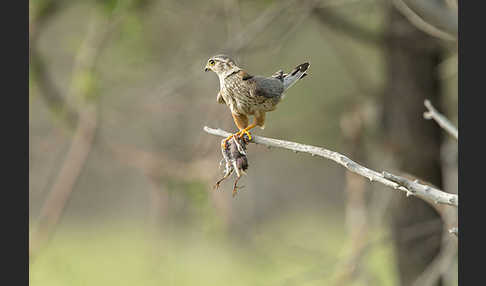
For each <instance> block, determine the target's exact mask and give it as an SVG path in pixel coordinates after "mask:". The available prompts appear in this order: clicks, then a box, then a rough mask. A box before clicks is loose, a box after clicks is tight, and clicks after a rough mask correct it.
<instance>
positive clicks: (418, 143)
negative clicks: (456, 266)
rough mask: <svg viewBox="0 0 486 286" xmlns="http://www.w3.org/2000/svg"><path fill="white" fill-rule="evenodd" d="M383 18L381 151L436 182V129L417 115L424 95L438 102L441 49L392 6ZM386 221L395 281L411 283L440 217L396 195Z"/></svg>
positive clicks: (433, 243)
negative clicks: (389, 227)
mask: <svg viewBox="0 0 486 286" xmlns="http://www.w3.org/2000/svg"><path fill="white" fill-rule="evenodd" d="M387 17H388V18H387V23H386V27H387V28H386V29H387V37H386V39H387V40H386V47H385V50H386V51H385V53H386V65H387V66H386V68H387V76H388V79H387V84H386V88H385V96H384V104H383V124H384V131H385V136H384V138H385V139H384V140H385V146H387V148H388V150H387V151H389V152H390V153H388V154H387V155H389V156H393V157H394V158H397V161H396V167H397V168H398V169H400V170H402V171H404V172H407V173H410V174H413V175H415V176H417V177H419V178H421V179H424V180H427V181H429V182H431V183H432V184H434V185H436V186H438V187H441V169H440V168H441V165H440V145H441V133H440V129H439V128H438V127H437V126H436V125H434V122H431V121H427V120H424V118H423V117H422V114H423V112H424V110H425V109H424V99H430V100H431V101H432V103H433V104H434V105H435V106H440V102H439V99H440V94H441V88H440V80H439V77H438V73H437V65H438V64H439V62H440V60H441V48H440V46H439V45H438V42H437V40H436V39H433V38H431V37H430V36H427V35H425V34H424V33H423V32H421V31H419V30H417V29H416V28H415V27H414V26H412V25H411V24H410V23H409V21H408V20H407V19H405V18H404V17H403V16H402V15H401V14H400V13H399V12H398V11H396V10H395V9H394V8H393V7H390V8H389V10H388V14H387ZM438 108H440V107H438ZM391 223H392V234H393V238H394V239H393V241H394V243H395V249H396V252H395V253H396V257H397V263H398V271H399V276H400V277H399V281H400V284H401V285H412V284H413V282H414V280H415V279H416V278H417V277H418V276H419V275H420V274H421V273H422V272H423V271H424V270H425V269H426V267H427V265H428V264H429V263H430V262H431V261H432V260H433V259H434V257H435V256H436V255H437V254H438V252H439V250H440V245H441V234H442V231H443V229H442V222H441V220H440V217H439V215H438V214H437V213H436V211H434V210H433V208H432V207H430V206H429V205H428V204H427V203H425V202H423V201H422V200H420V199H416V198H414V197H408V198H407V197H405V196H402V195H401V194H398V195H396V201H395V204H394V205H393V211H392V218H391ZM411 233H414V235H413V238H410V237H411V236H410V234H411ZM435 285H441V282H440V281H438V283H436V284H435Z"/></svg>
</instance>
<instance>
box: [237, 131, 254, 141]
mask: <svg viewBox="0 0 486 286" xmlns="http://www.w3.org/2000/svg"><path fill="white" fill-rule="evenodd" d="M244 134H246V135H247V136H248V140H251V135H250V132H248V130H246V129H242V130H240V131H238V133H236V134H235V135H238V136H239V137H240V138H242V137H243V135H244Z"/></svg>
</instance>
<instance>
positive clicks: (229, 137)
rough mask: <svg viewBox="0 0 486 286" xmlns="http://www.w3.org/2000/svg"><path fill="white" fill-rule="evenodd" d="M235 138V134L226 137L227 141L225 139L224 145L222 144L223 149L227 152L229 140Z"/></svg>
mask: <svg viewBox="0 0 486 286" xmlns="http://www.w3.org/2000/svg"><path fill="white" fill-rule="evenodd" d="M233 136H235V134H231V135H230V136H228V137H226V139H224V141H223V143H221V148H223V149H225V150H226V142H228V140H230V139H231V138H233Z"/></svg>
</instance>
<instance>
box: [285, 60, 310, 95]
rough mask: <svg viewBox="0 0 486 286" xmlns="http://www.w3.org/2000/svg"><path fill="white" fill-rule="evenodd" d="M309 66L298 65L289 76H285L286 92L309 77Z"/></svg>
mask: <svg viewBox="0 0 486 286" xmlns="http://www.w3.org/2000/svg"><path fill="white" fill-rule="evenodd" d="M309 66H310V64H309V63H303V64H301V65H298V66H297V67H296V68H295V69H293V70H292V71H291V72H290V73H289V74H286V75H283V85H284V90H286V89H288V88H289V87H291V86H292V85H294V84H295V83H296V82H297V81H298V80H299V79H301V78H304V77H305V76H306V75H307V73H306V71H307V69H308V68H309Z"/></svg>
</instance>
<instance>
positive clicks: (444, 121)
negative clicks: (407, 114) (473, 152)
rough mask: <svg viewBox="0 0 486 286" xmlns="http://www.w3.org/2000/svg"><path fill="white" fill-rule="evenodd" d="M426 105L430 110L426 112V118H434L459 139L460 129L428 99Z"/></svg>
mask: <svg viewBox="0 0 486 286" xmlns="http://www.w3.org/2000/svg"><path fill="white" fill-rule="evenodd" d="M424 105H425V107H427V109H428V110H429V111H427V112H424V118H425V119H434V120H435V122H437V124H439V126H440V127H442V128H443V129H444V130H445V131H447V133H449V134H450V135H451V136H452V137H454V138H455V139H456V140H458V131H457V128H456V127H455V126H454V125H452V123H451V122H450V121H449V120H448V119H447V118H446V117H445V116H444V115H442V114H440V113H439V112H438V111H437V110H436V109H435V108H434V107H433V106H432V104H431V103H430V101H429V100H428V99H426V100H425V101H424Z"/></svg>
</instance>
